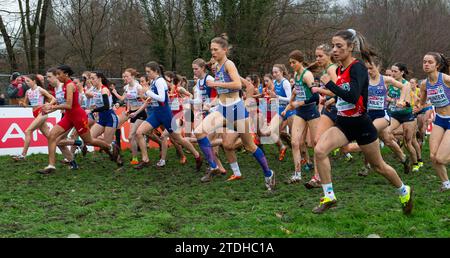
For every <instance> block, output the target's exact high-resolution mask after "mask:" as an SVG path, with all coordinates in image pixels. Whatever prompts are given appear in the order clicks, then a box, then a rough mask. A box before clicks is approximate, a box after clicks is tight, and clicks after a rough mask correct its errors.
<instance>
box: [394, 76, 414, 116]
mask: <svg viewBox="0 0 450 258" xmlns="http://www.w3.org/2000/svg"><path fill="white" fill-rule="evenodd" d="M406 83H408V81H407V80H405V79H402V84H406ZM401 95H402V91H401V90H400V89H398V88H395V87H394V86H392V85H389V88H388V96H389V97H391V98H393V99H394V100H395V101H394V102H391V103H389V106H388V108H389V112H391V113H392V114H409V113H412V107H397V101H398V100H399V99H400V96H401Z"/></svg>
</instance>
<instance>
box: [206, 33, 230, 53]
mask: <svg viewBox="0 0 450 258" xmlns="http://www.w3.org/2000/svg"><path fill="white" fill-rule="evenodd" d="M228 41H229V38H228V35H227V34H226V33H222V34H221V35H220V36H218V37H215V38H213V39H212V40H211V43H216V44H219V45H220V46H221V47H222V48H224V49H228V50H231V48H232V46H231V45H230V44H229V43H228Z"/></svg>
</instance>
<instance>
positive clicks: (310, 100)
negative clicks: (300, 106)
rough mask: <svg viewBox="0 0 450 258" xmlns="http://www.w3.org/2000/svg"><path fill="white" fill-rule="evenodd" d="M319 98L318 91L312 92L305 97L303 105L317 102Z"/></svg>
mask: <svg viewBox="0 0 450 258" xmlns="http://www.w3.org/2000/svg"><path fill="white" fill-rule="evenodd" d="M319 100H320V97H319V93H313V95H312V96H311V98H309V99H307V100H306V101H305V105H308V104H311V103H318V102H319Z"/></svg>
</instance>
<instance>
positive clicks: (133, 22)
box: [0, 0, 450, 77]
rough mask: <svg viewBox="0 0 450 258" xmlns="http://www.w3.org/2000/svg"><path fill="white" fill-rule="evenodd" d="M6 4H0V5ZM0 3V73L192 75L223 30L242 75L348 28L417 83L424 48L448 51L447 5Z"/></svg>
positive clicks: (356, 1) (380, 0)
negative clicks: (63, 69)
mask: <svg viewBox="0 0 450 258" xmlns="http://www.w3.org/2000/svg"><path fill="white" fill-rule="evenodd" d="M3 1H5V0H3ZM9 2H10V3H11V2H12V4H17V5H18V7H19V8H18V10H19V11H14V12H12V11H7V10H3V9H2V7H1V6H0V33H1V36H2V37H1V40H2V41H3V43H4V44H3V46H4V49H2V50H1V52H0V72H3V73H9V72H11V71H21V72H24V73H25V72H26V73H31V72H41V73H42V72H44V71H45V70H46V69H47V68H48V67H50V66H54V65H57V64H62V63H65V64H69V65H71V66H72V67H73V68H74V69H75V70H76V71H78V72H81V71H83V70H101V71H104V72H105V73H106V75H107V76H110V77H120V76H121V74H122V71H123V70H124V69H125V68H128V67H134V68H136V69H138V70H140V71H143V69H144V65H145V63H147V62H148V61H151V60H155V61H158V62H161V63H162V64H164V66H165V67H166V69H167V70H174V71H177V72H178V73H181V74H185V75H187V76H188V77H191V76H192V69H191V63H192V61H193V60H194V59H195V58H197V57H202V58H204V59H206V60H209V58H210V53H209V43H210V40H211V39H212V38H213V37H215V36H217V35H220V34H221V33H222V32H226V33H227V34H228V36H229V37H230V43H231V44H232V45H233V48H232V53H231V57H230V58H231V59H232V60H233V61H235V63H236V64H237V65H238V68H239V71H240V73H241V74H242V75H244V76H245V75H247V74H248V73H253V72H256V73H260V74H263V73H266V72H269V71H270V69H271V67H272V65H273V64H274V63H285V64H287V61H288V60H287V55H288V54H289V52H290V51H292V50H294V49H300V50H302V51H303V52H305V53H306V56H307V61H313V60H314V50H315V48H316V46H318V45H319V44H322V43H328V42H330V40H331V36H332V35H333V33H335V32H336V31H337V30H339V29H347V28H354V29H356V30H358V31H360V32H361V33H362V34H363V35H365V36H366V37H367V39H368V41H369V43H370V44H371V45H372V46H373V47H374V48H375V49H376V50H377V51H378V53H379V55H380V56H381V58H382V60H383V65H384V67H386V66H388V65H392V64H393V63H394V62H404V63H407V64H408V65H409V67H410V70H412V71H413V73H414V75H415V76H419V77H420V76H422V75H423V74H422V68H421V67H422V57H423V55H424V54H425V53H426V52H428V51H439V52H442V53H445V54H447V55H449V54H450V33H449V32H448V29H449V28H450V0H349V1H348V3H347V4H346V5H343V4H342V1H336V0H303V1H302V0H300V1H298V0H297V1H294V0H178V1H176V0H16V1H11V0H10V1H9Z"/></svg>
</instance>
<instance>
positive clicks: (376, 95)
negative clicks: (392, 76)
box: [367, 75, 387, 110]
mask: <svg viewBox="0 0 450 258" xmlns="http://www.w3.org/2000/svg"><path fill="white" fill-rule="evenodd" d="M368 92H369V93H368V100H367V109H368V110H385V109H386V106H387V102H386V94H387V90H386V84H385V83H384V76H383V75H380V81H379V82H378V84H377V85H371V84H370V83H369V89H368Z"/></svg>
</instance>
